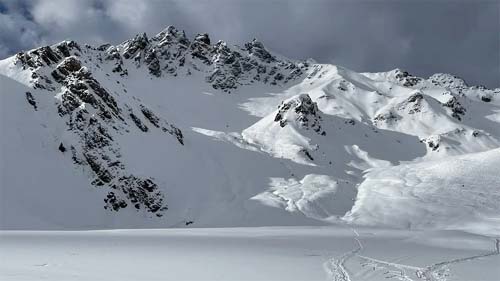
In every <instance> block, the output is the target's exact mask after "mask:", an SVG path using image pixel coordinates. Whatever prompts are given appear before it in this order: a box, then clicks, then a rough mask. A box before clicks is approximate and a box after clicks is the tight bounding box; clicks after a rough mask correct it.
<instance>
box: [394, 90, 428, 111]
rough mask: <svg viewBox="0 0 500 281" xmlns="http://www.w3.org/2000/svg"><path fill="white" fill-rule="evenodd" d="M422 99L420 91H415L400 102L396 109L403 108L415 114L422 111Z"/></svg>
mask: <svg viewBox="0 0 500 281" xmlns="http://www.w3.org/2000/svg"><path fill="white" fill-rule="evenodd" d="M423 101H424V96H423V95H422V93H420V92H417V93H415V94H413V95H411V96H409V97H408V98H407V99H406V101H404V102H402V103H400V104H399V106H398V110H404V111H406V112H407V113H408V114H415V113H418V112H421V111H422V102H423Z"/></svg>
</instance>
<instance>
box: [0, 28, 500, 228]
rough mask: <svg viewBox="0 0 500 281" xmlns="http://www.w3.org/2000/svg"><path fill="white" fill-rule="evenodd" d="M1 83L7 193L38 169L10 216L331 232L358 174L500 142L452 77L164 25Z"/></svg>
mask: <svg viewBox="0 0 500 281" xmlns="http://www.w3.org/2000/svg"><path fill="white" fill-rule="evenodd" d="M0 74H1V76H0V82H1V83H2V89H7V90H6V91H7V92H8V93H2V98H5V100H2V103H3V104H9V105H10V104H12V108H10V107H9V108H8V111H7V113H5V114H4V113H3V112H0V113H1V114H2V118H1V119H0V122H2V123H1V125H2V128H5V135H6V136H7V138H8V139H13V140H15V141H13V142H12V143H11V144H9V149H7V150H6V151H8V153H7V154H6V155H5V159H7V160H6V161H8V162H9V163H13V164H12V165H11V166H9V167H6V168H5V169H6V171H7V173H8V174H9V175H7V176H5V178H6V180H5V181H6V182H7V183H8V185H6V186H9V185H11V186H15V187H16V188H27V189H29V190H30V191H26V192H24V193H23V194H28V195H27V196H29V194H32V193H33V190H35V188H36V187H35V186H34V185H33V181H31V180H28V179H27V178H29V177H24V176H19V175H17V176H10V174H12V175H15V171H16V170H23V169H28V170H30V171H35V170H37V167H36V166H40V165H41V164H40V163H41V161H42V160H40V161H31V160H32V159H34V158H36V159H43V161H44V163H47V165H44V166H43V168H42V169H41V171H42V172H40V173H35V174H33V175H32V176H31V177H32V178H34V179H35V181H36V182H38V183H40V184H41V185H43V186H48V187H46V188H47V194H43V195H41V196H38V197H41V199H39V198H36V196H34V197H29V198H27V199H25V198H22V199H19V196H17V193H15V192H13V191H12V190H11V189H8V190H7V193H6V194H7V195H6V196H7V198H11V199H12V200H9V202H14V203H9V204H10V205H9V208H8V212H9V213H8V215H7V216H10V215H12V214H15V213H23V212H24V210H23V209H22V207H21V206H22V205H23V204H21V203H15V202H21V201H22V202H24V201H26V202H31V203H32V204H34V205H36V204H38V203H37V202H38V201H37V200H39V201H40V202H44V205H50V204H55V205H57V204H62V206H64V208H65V209H67V208H70V209H71V210H73V211H74V213H76V214H78V216H80V217H82V218H83V219H84V220H86V221H87V222H88V225H96V224H97V225H104V226H106V225H110V224H111V223H110V222H113V223H114V225H115V226H120V227H137V226H152V227H156V226H180V225H185V224H187V223H188V222H189V223H190V224H191V223H193V222H194V223H195V224H196V225H201V226H215V225H218V226H220V225H225V226H235V225H262V224H266V223H269V222H275V221H280V222H283V223H285V222H286V224H299V223H298V221H300V223H305V224H310V223H331V222H334V221H337V222H338V221H340V220H342V218H343V216H344V214H346V212H347V211H350V210H351V208H352V207H353V204H354V202H358V201H357V200H359V198H357V197H356V192H357V189H356V186H357V185H358V184H361V183H363V182H364V180H365V179H364V177H363V175H364V174H365V173H366V172H369V169H382V170H384V169H388V167H391V166H400V165H402V163H413V162H415V163H417V162H418V163H426V162H427V161H432V160H435V159H444V158H448V157H452V156H454V155H462V154H468V153H476V152H482V151H489V150H491V149H494V148H497V147H500V129H499V128H500V126H498V123H499V122H500V121H499V120H500V116H499V115H498V112H500V101H499V94H500V89H495V90H489V89H486V88H483V87H473V86H472V87H470V86H468V85H467V84H466V83H465V82H464V81H463V80H462V79H459V78H457V77H454V76H452V75H448V74H436V75H433V76H431V77H430V78H428V79H424V78H421V77H417V76H415V75H412V74H410V73H408V72H407V71H404V70H401V69H395V70H392V71H389V72H379V73H357V72H354V71H351V70H349V69H348V68H345V67H340V66H335V65H330V64H319V63H316V62H314V61H312V60H308V61H305V62H304V61H297V60H291V59H287V58H284V57H282V56H280V55H279V54H275V53H273V52H271V51H270V50H268V49H267V48H266V47H265V46H264V45H263V44H262V43H261V42H260V41H258V40H256V39H254V40H251V41H250V42H247V43H245V44H243V45H242V46H234V45H231V44H228V43H226V42H225V41H221V40H220V41H213V40H212V38H210V36H209V35H208V34H206V33H199V34H196V35H195V36H187V35H186V33H185V32H184V31H180V30H178V29H177V28H175V27H173V26H169V27H167V28H165V29H164V30H162V31H161V32H159V33H158V34H156V35H153V36H148V35H147V34H145V33H141V34H138V35H136V36H135V37H132V38H130V39H129V40H126V41H124V42H123V43H121V44H118V45H111V44H104V45H101V46H97V47H93V46H90V45H86V44H80V43H77V42H75V41H63V42H60V43H58V44H54V45H52V46H44V47H40V48H36V49H33V50H30V51H26V52H21V53H19V54H17V55H16V56H14V57H12V58H8V59H6V60H3V61H0ZM227 93H231V95H227ZM13 124H14V125H13ZM17 124H22V125H19V126H17ZM26 136H29V137H26ZM214 140H216V141H214ZM9 143H10V142H9ZM10 151H21V152H18V153H17V154H16V153H14V152H12V153H11V152H10ZM35 155H36V156H35ZM2 157H4V156H2ZM21 163H24V164H23V165H25V166H26V167H27V168H24V167H21V166H20V165H21ZM53 167H55V168H53ZM52 168H53V169H52ZM58 171H63V172H60V173H61V174H63V175H59V174H58V173H59V172H58ZM25 178H26V179H25ZM305 179H311V180H305ZM277 182H279V183H280V184H279V186H277V185H276V183H277ZM310 182H312V183H313V186H309V183H310ZM58 186H68V190H72V189H71V188H78V190H72V191H75V192H81V194H80V193H78V194H80V195H81V196H80V197H81V200H79V201H78V202H74V201H75V200H72V199H68V198H71V196H67V194H66V193H65V192H67V191H66V190H65V189H60V188H59V189H58V188H56V187H58ZM365 186H366V185H365ZM2 188H3V186H2ZM325 188H326V189H325ZM36 190H39V189H36ZM2 191H3V190H2ZM302 192H303V193H302ZM381 192H382V193H383V192H385V191H381ZM33 194H38V195H40V194H39V193H33ZM63 194H64V195H63ZM299 194H307V195H304V197H301V196H299ZM59 195H60V196H59ZM59 197H61V198H64V200H61V199H60V198H59ZM20 200H21V201H20ZM363 200H364V199H363ZM363 200H361V201H360V202H362V201H363ZM416 200H417V199H416ZM59 202H62V203H59ZM89 202H91V203H89ZM31 203H30V204H31ZM89 204H90V205H91V206H92V207H89ZM24 205H25V204H24ZM73 205H74V206H73ZM37 206H38V205H37ZM72 208H73V209H72ZM75 208H76V209H75ZM357 208H363V206H358V207H357ZM82 209H84V210H86V209H91V210H92V211H93V212H94V213H96V214H98V215H96V216H90V215H88V214H87V213H85V212H81V211H80V210H82ZM97 209H98V210H97ZM44 210H45V211H46V214H50V216H58V214H57V213H56V214H54V212H53V211H52V210H47V209H44ZM358 211H359V210H358ZM426 212H428V213H431V214H433V215H436V216H439V215H442V214H435V213H433V210H432V209H428V210H427V209H426ZM360 213H363V212H360ZM13 216H15V215H13ZM42 217H43V214H42ZM264 217H265V218H264ZM299 217H300V219H299ZM429 217H432V216H429ZM102 218H105V219H102ZM413 219H415V220H420V219H422V218H412V219H411V220H413ZM115 220H116V222H115ZM424 220H425V219H424ZM60 221H62V222H63V223H65V224H68V225H70V226H71V225H72V222H73V221H76V220H72V219H68V218H66V217H61V220H60ZM96 221H97V222H96ZM361 221H363V220H362V219H361ZM9 223H14V224H15V222H12V221H10V222H9ZM54 224H56V225H57V224H58V223H57V222H56V223H54ZM42 225H43V223H42ZM73 226H74V225H73ZM42 228H43V227H42Z"/></svg>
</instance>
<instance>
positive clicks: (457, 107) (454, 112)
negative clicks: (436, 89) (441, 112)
mask: <svg viewBox="0 0 500 281" xmlns="http://www.w3.org/2000/svg"><path fill="white" fill-rule="evenodd" d="M443 106H445V107H448V108H449V109H451V116H453V117H454V118H456V119H458V120H462V116H464V115H465V112H466V111H467V110H466V109H465V107H463V106H462V104H461V103H460V102H459V101H458V98H457V97H456V96H452V97H451V98H450V99H449V100H448V101H447V102H445V103H444V104H443Z"/></svg>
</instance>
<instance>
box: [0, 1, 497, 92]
mask: <svg viewBox="0 0 500 281" xmlns="http://www.w3.org/2000/svg"><path fill="white" fill-rule="evenodd" d="M167 25H175V26H176V27H178V28H179V29H184V30H185V31H186V33H187V34H188V35H191V36H192V35H195V34H196V33H200V32H207V33H209V34H210V36H211V38H212V40H218V39H223V40H225V41H227V42H229V43H233V44H240V43H242V42H246V41H249V40H251V39H252V38H254V37H255V38H258V39H259V40H261V41H262V42H264V44H265V45H266V46H267V47H268V48H269V49H271V50H273V51H275V52H278V53H281V54H283V55H285V56H288V57H290V58H297V59H305V58H314V59H315V60H316V61H318V62H322V63H335V64H339V65H343V66H345V67H347V68H351V69H353V70H356V71H384V70H390V69H393V68H396V67H399V68H402V69H405V70H408V71H409V72H411V73H414V74H417V75H420V76H429V75H431V74H432V73H436V72H448V73H453V74H456V75H458V76H460V77H462V78H464V79H465V80H466V81H467V82H468V83H469V84H480V85H486V86H488V87H500V0H433V1H430V0H429V1H426V0H413V1H411V0H399V1H398V0H365V1H356V0H344V1H336V0H328V1H327V0H295V1H294V0H289V1H285V0H282V1H281V0H199V1H191V0H165V1H160V0H157V1H155V0H151V1H145V0H141V1H139V0H137V1H136V0H0V59H1V58H5V57H7V56H10V55H12V54H14V53H16V52H18V51H20V50H27V49H30V48H33V47H35V46H39V45H43V44H52V43H55V42H59V41H61V40H64V39H73V40H77V41H79V42H86V43H90V44H100V43H104V42H110V43H119V42H121V41H124V40H125V39H127V38H130V37H132V36H133V35H134V34H136V33H139V32H146V33H148V34H150V35H154V34H156V33H158V32H159V31H161V30H162V29H163V28H164V27H166V26H167Z"/></svg>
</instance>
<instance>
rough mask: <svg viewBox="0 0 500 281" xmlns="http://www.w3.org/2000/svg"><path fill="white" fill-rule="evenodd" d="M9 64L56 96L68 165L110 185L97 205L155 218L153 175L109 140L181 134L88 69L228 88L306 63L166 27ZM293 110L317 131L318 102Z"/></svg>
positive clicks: (49, 49)
mask: <svg viewBox="0 0 500 281" xmlns="http://www.w3.org/2000/svg"><path fill="white" fill-rule="evenodd" d="M15 64H16V65H19V66H21V67H22V68H23V69H24V70H29V71H30V72H31V78H32V80H31V81H32V84H33V87H34V88H37V89H44V90H47V91H49V92H54V93H56V94H55V96H56V103H57V104H56V105H57V113H58V115H59V116H60V117H61V118H63V119H64V120H65V122H66V124H67V130H68V132H69V133H71V134H74V135H75V136H76V138H75V139H76V140H77V141H75V142H73V143H65V144H64V145H63V144H62V142H61V143H60V145H59V147H58V149H59V150H60V151H61V152H62V153H65V152H66V151H68V152H71V153H68V155H70V156H71V159H72V160H73V163H74V164H75V165H78V166H84V167H86V168H87V170H88V172H89V173H90V174H91V175H92V179H91V184H92V185H94V186H96V187H99V188H107V189H109V192H108V195H107V196H106V198H104V203H105V205H104V207H105V208H106V209H108V210H111V211H118V210H120V209H122V208H127V207H130V206H133V208H135V209H142V210H145V211H147V212H150V213H153V214H155V215H157V216H162V214H163V211H165V210H166V209H167V205H166V202H165V195H164V194H162V193H161V192H160V188H159V187H158V183H156V181H155V179H154V178H150V177H144V176H138V175H134V174H133V173H131V172H129V168H128V167H127V165H126V163H123V162H122V160H121V157H122V154H121V148H120V147H119V145H117V143H116V141H115V139H116V137H117V136H118V135H120V134H123V133H124V132H130V131H131V130H132V131H133V130H138V131H139V132H141V133H143V134H148V133H150V132H151V131H153V130H160V131H161V132H163V133H165V134H168V135H171V136H172V137H174V138H175V139H176V140H177V142H178V143H179V144H180V145H184V143H185V139H184V135H183V133H182V131H181V129H180V128H178V127H177V126H175V125H174V124H171V123H169V122H167V121H166V120H164V119H163V118H162V117H161V116H158V115H157V114H155V113H154V112H153V111H152V110H151V109H149V108H148V107H147V106H146V105H144V104H142V103H137V104H124V103H119V102H118V101H117V96H116V95H117V94H116V92H110V91H108V90H107V89H106V87H104V86H103V85H102V84H101V82H100V81H99V80H98V79H97V78H96V77H95V76H94V74H93V73H92V70H91V69H95V68H98V69H103V68H106V69H110V70H111V71H110V72H109V73H107V74H106V76H108V77H111V76H110V75H113V74H116V75H118V76H119V77H123V78H124V77H126V76H128V75H129V71H130V67H135V68H138V69H141V68H144V69H147V71H148V72H149V74H150V75H151V77H152V78H160V77H162V76H171V77H175V76H179V75H190V74H192V73H193V72H200V73H201V74H202V75H205V77H206V79H205V80H206V82H207V83H210V84H211V86H212V87H213V88H214V89H217V90H221V91H224V92H228V93H229V92H230V91H231V90H232V89H236V88H238V87H241V86H244V85H250V84H252V83H267V84H272V85H279V84H285V83H287V82H288V81H290V80H293V79H296V78H298V77H299V76H301V75H302V73H303V71H304V70H305V69H307V64H306V63H296V62H292V61H285V60H279V59H277V58H276V57H274V56H273V55H272V54H271V53H269V51H267V50H266V49H265V47H264V45H263V44H262V43H260V42H258V41H257V40H253V41H252V42H249V43H247V44H245V45H244V47H243V48H240V47H237V46H234V47H229V46H227V44H226V43H225V42H223V41H219V42H217V43H216V44H214V45H212V42H211V40H210V37H209V35H208V34H198V35H197V36H195V37H194V39H192V40H190V39H188V38H187V36H186V34H185V33H184V32H183V31H179V30H177V29H176V28H175V27H172V26H169V27H167V28H166V29H165V30H163V31H162V32H160V33H159V34H157V35H156V36H153V37H151V38H148V36H147V35H146V34H139V35H137V36H135V37H134V38H132V39H130V40H127V41H125V42H123V43H122V44H120V45H117V46H113V45H110V44H104V45H101V46H98V47H91V46H89V45H85V46H84V47H80V46H79V45H78V44H77V43H76V42H74V41H64V42H61V43H59V44H57V45H54V46H46V47H41V48H38V49H35V50H32V51H29V52H26V53H19V54H17V55H16V60H15ZM117 83H119V81H118V80H117ZM123 91H124V92H125V93H126V90H125V89H124V90H123ZM306 97H307V98H306ZM26 100H27V102H28V104H29V105H31V106H32V107H33V109H34V110H38V105H37V102H36V100H35V98H34V96H33V95H32V94H31V93H29V92H27V93H26ZM294 110H295V114H297V122H299V124H301V126H302V127H304V128H306V129H308V128H312V129H314V130H315V131H317V132H318V133H321V132H322V131H321V126H320V125H319V122H320V119H321V118H320V117H319V116H316V111H317V107H316V105H315V104H314V103H312V102H311V100H310V98H309V97H308V96H307V95H306V96H304V97H303V100H302V101H301V102H299V103H298V104H297V106H296V107H294ZM323 133H324V132H323Z"/></svg>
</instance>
